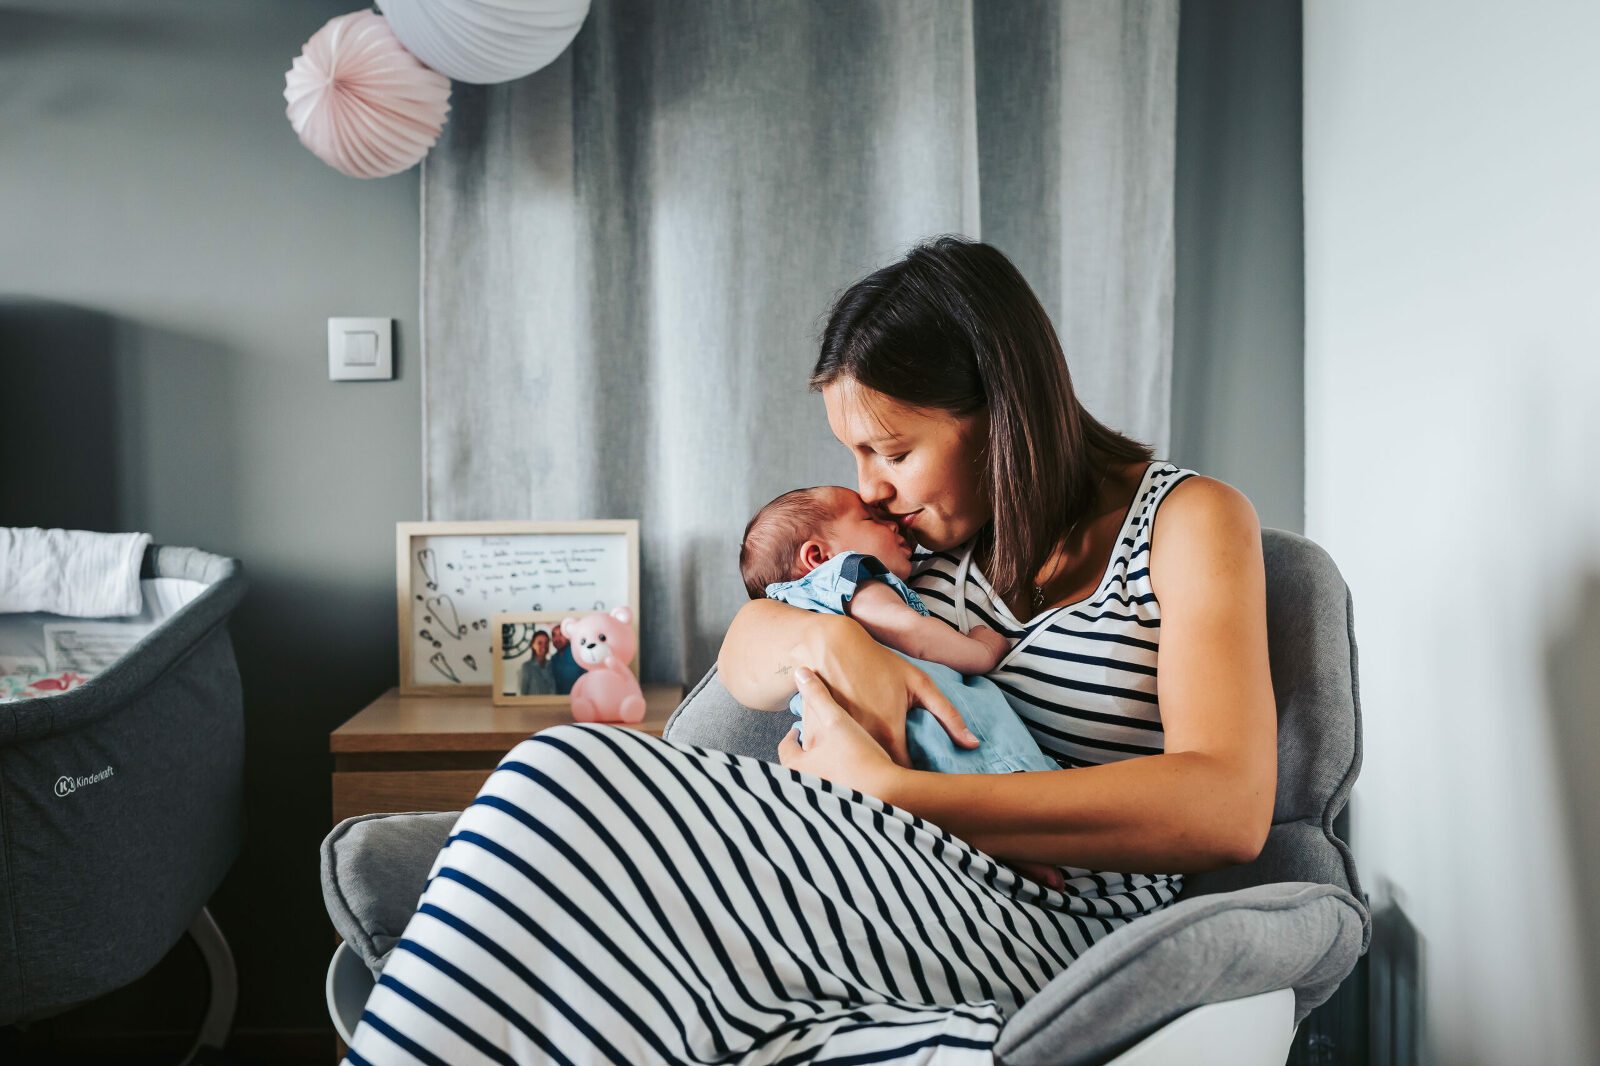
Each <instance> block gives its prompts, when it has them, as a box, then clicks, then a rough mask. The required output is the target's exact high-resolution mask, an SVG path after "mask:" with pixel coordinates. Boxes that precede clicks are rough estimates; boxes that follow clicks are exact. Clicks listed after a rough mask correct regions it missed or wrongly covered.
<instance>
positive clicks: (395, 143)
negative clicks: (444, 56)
mask: <svg viewBox="0 0 1600 1066" xmlns="http://www.w3.org/2000/svg"><path fill="white" fill-rule="evenodd" d="M283 80H284V89H283V98H284V99H285V100H287V101H288V102H289V107H288V114H289V122H290V124H291V125H293V126H294V131H295V133H297V134H299V135H300V142H301V143H302V144H304V145H305V146H306V147H307V148H309V149H311V151H312V152H314V153H315V154H316V156H317V158H318V159H321V160H322V161H323V162H324V163H327V164H329V165H330V166H332V167H333V168H334V169H335V170H338V171H339V172H340V173H342V174H348V175H350V176H351V177H352V178H384V177H388V176H389V175H390V174H398V173H399V172H400V171H402V170H405V169H406V168H407V167H410V166H413V165H414V164H415V163H416V162H417V161H418V160H419V159H421V158H422V157H423V156H425V155H427V154H428V149H430V148H432V147H433V145H434V142H435V141H437V140H438V139H439V130H440V129H442V128H443V127H444V119H445V115H446V114H447V113H448V112H449V110H450V79H449V78H446V77H445V76H444V75H443V74H440V73H438V72H436V71H432V70H429V69H428V68H427V67H425V66H423V65H422V64H421V63H420V62H418V61H417V57H416V56H414V55H412V54H411V53H410V52H408V51H406V49H405V47H404V46H403V45H402V44H401V43H400V41H399V39H398V38H397V37H395V35H394V33H393V31H392V30H391V29H390V27H389V24H388V23H387V22H386V21H384V18H383V16H382V15H376V14H373V13H372V12H371V11H356V12H352V13H351V14H348V15H340V16H339V17H337V18H333V19H329V20H328V23H327V25H325V26H323V27H322V29H320V30H318V31H317V32H316V33H315V34H313V35H312V37H311V40H309V41H307V42H306V46H305V50H304V51H302V52H301V53H300V55H299V56H298V57H296V59H295V61H294V65H293V66H292V67H290V68H289V73H288V74H286V75H285V76H284V79H283Z"/></svg>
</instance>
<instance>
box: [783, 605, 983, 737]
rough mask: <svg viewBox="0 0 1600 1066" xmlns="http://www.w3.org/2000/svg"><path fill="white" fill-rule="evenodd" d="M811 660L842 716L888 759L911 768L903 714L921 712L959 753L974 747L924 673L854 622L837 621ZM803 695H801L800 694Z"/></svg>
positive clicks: (956, 714)
mask: <svg viewBox="0 0 1600 1066" xmlns="http://www.w3.org/2000/svg"><path fill="white" fill-rule="evenodd" d="M839 621H841V622H843V623H844V624H843V625H839V626H837V627H835V628H833V629H831V630H830V631H829V632H828V634H827V640H826V641H825V642H824V643H822V644H821V645H820V646H819V647H818V648H817V649H816V651H815V653H814V655H813V656H812V662H813V663H815V664H816V666H815V670H816V672H817V673H819V674H821V675H822V677H823V678H824V679H826V681H827V686H826V688H827V690H828V692H829V693H830V694H831V696H832V699H833V701H834V702H836V703H837V704H838V706H840V707H842V708H843V709H844V712H845V713H846V714H848V715H849V716H850V717H851V718H853V719H855V720H856V721H857V722H858V723H860V725H861V728H862V729H864V730H866V732H867V735H868V736H869V737H871V738H872V739H873V740H874V741H876V742H877V743H878V745H879V746H880V747H882V748H883V750H884V751H886V752H888V753H889V757H890V758H891V759H892V760H894V761H895V762H896V763H898V764H899V765H901V766H904V767H907V768H910V766H911V753H910V751H909V750H908V749H907V747H906V712H908V711H910V710H911V709H912V708H913V707H922V708H925V709H926V710H927V711H928V713H930V714H932V715H933V716H934V717H935V718H937V719H938V720H939V724H940V725H942V726H944V730H945V732H946V733H948V734H950V739H951V740H952V741H953V742H954V743H956V744H957V745H959V746H960V747H964V748H975V747H977V746H978V738H977V737H975V736H973V735H972V733H971V732H970V731H968V729H967V727H966V723H964V722H963V721H962V720H961V712H959V711H957V710H956V709H955V707H954V706H952V705H951V703H950V701H949V700H948V699H946V698H945V695H944V693H942V692H940V691H939V686H938V685H935V684H934V683H933V680H932V679H931V678H930V677H928V675H927V674H926V673H924V672H923V671H921V670H919V669H917V668H916V667H915V666H913V665H912V664H911V663H910V662H908V661H907V660H906V659H904V658H902V657H900V656H899V655H896V654H895V653H894V652H892V651H890V650H889V649H888V648H886V647H884V646H883V645H882V644H879V643H878V642H877V641H876V640H874V639H873V638H872V636H871V634H869V633H868V632H867V631H866V630H865V629H863V628H862V627H861V626H860V625H859V624H858V623H856V622H855V621H854V620H853V619H844V618H841V619H839ZM802 694H803V693H802Z"/></svg>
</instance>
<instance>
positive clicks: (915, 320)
mask: <svg viewBox="0 0 1600 1066" xmlns="http://www.w3.org/2000/svg"><path fill="white" fill-rule="evenodd" d="M840 380H851V381H855V382H857V383H859V384H861V385H865V386H867V387H868V388H870V389H873V390H875V391H877V392H881V393H883V394H884V395H886V396H890V397H892V398H894V399H896V400H898V401H900V402H901V403H903V404H907V405H910V406H913V407H923V408H934V409H937V410H941V411H947V412H949V413H951V414H953V415H956V416H958V417H960V416H967V415H975V414H978V413H979V412H982V411H987V412H988V414H989V440H988V445H987V448H986V449H985V451H984V460H983V462H984V470H983V473H982V475H981V479H980V484H979V489H980V491H981V492H982V493H983V496H984V499H986V500H988V501H989V504H990V507H991V510H992V511H993V514H994V518H993V521H992V522H991V523H990V524H989V525H988V526H986V527H985V528H984V529H983V530H982V531H980V533H979V534H978V538H979V539H978V543H977V545H976V550H977V553H978V556H979V557H980V558H982V557H984V556H987V557H988V562H987V564H986V565H985V568H984V569H985V573H986V575H987V576H988V578H989V581H990V582H991V583H992V584H993V585H994V587H995V589H996V590H997V591H999V592H1000V594H1001V595H1002V596H1003V597H1004V598H1006V599H1007V600H1012V599H1014V598H1016V597H1017V596H1019V595H1022V594H1024V593H1027V592H1030V591H1031V590H1032V588H1033V575H1034V574H1036V573H1037V572H1038V571H1039V569H1040V568H1041V567H1042V566H1043V565H1044V562H1045V560H1046V559H1047V558H1049V556H1050V553H1051V551H1052V550H1053V549H1054V548H1055V547H1056V545H1057V544H1058V543H1059V542H1060V540H1061V538H1062V537H1063V536H1065V535H1066V533H1067V531H1068V530H1069V529H1070V528H1071V527H1072V526H1073V524H1074V523H1076V522H1078V521H1081V520H1082V519H1083V518H1085V517H1087V512H1088V510H1089V509H1090V508H1091V507H1092V506H1093V504H1094V494H1095V490H1096V488H1097V487H1098V482H1099V479H1100V476H1101V474H1102V473H1104V472H1105V469H1106V467H1107V466H1108V465H1109V464H1111V463H1134V462H1149V461H1150V460H1151V459H1153V458H1154V457H1155V451H1154V449H1152V448H1151V447H1150V446H1149V445H1147V444H1141V443H1139V442H1138V441H1135V440H1133V439H1131V438H1129V437H1126V436H1124V435H1123V434H1121V433H1118V432H1117V431H1116V430H1113V429H1109V428H1107V427H1106V426H1105V425H1103V424H1101V423H1100V422H1099V421H1098V420H1097V419H1095V418H1094V416H1093V415H1091V414H1089V412H1088V411H1087V410H1085V409H1084V407H1083V405H1082V404H1081V403H1079V402H1078V398H1077V396H1076V395H1075V394H1074V393H1073V391H1072V376H1071V375H1070V374H1069V373H1068V372H1067V361H1066V357H1065V356H1064V355H1063V354H1062V351H1061V342H1060V341H1059V340H1058V339H1057V338H1056V331H1055V328H1054V327H1053V326H1052V325H1051V324H1050V318H1049V316H1048V315H1046V314H1045V311H1044V308H1043V307H1042V306H1040V304H1039V299H1038V297H1036V296H1035V295H1034V294H1033V290H1032V289H1030V288H1029V287H1028V283H1027V282H1026V281H1025V280H1024V279H1023V277H1022V275H1021V274H1020V273H1019V272H1018V271H1017V268H1016V267H1015V266H1013V265H1012V263H1011V260H1009V259H1007V258H1006V257H1005V256H1004V255H1003V254H1001V252H1000V251H999V250H998V249H996V248H993V247H991V246H990V245H987V244H981V243H979V242H977V241H971V240H967V239H965V238H962V237H954V236H945V237H936V238H933V239H930V240H927V241H923V242H922V243H920V244H918V245H917V246H916V247H914V248H912V249H911V251H910V252H908V253H907V254H906V256H905V257H904V258H903V259H901V260H900V261H899V262H896V263H891V264H890V265H889V266H886V267H884V268H883V269H881V270H878V271H876V272H874V273H872V274H869V275H868V276H867V277H865V278H862V279H861V280H860V281H858V282H856V283H855V284H854V285H852V286H850V288H848V289H846V290H845V292H844V294H843V295H842V296H840V297H839V299H838V300H837V301H836V302H835V303H834V305H833V310H832V312H831V313H830V314H829V316H828V325H827V328H826V329H825V330H824V331H823V335H822V352H821V354H820V355H819V356H818V358H817V365H816V367H815V368H813V370H812V372H811V387H812V389H813V390H817V391H820V390H821V389H823V388H824V387H826V386H828V385H831V384H833V383H834V382H836V381H840ZM1002 486H1004V487H1006V488H1007V489H1008V490H1009V491H1004V492H1002V491H1000V490H1001V487H1002ZM1019 489H1025V490H1026V491H1017V490H1019Z"/></svg>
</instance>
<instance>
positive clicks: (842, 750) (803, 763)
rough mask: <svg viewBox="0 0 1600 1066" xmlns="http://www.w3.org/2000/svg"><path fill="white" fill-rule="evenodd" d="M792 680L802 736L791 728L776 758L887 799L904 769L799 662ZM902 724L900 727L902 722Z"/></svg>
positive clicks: (790, 767)
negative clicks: (801, 738) (797, 701)
mask: <svg viewBox="0 0 1600 1066" xmlns="http://www.w3.org/2000/svg"><path fill="white" fill-rule="evenodd" d="M794 680H795V685H796V686H797V687H798V688H799V690H800V698H801V701H802V702H801V706H800V731H801V735H802V736H803V737H805V740H804V742H803V743H802V742H801V741H799V740H796V739H795V734H794V730H792V729H791V730H790V731H789V733H788V735H786V736H785V737H784V738H783V740H782V741H781V742H779V744H778V762H779V763H780V764H781V765H783V766H784V767H786V768H788V769H790V770H799V771H801V772H802V773H807V774H815V775H816V776H817V777H820V778H822V779H823V780H825V781H832V782H833V783H834V784H836V785H843V786H844V787H845V788H853V789H856V790H857V791H859V792H865V793H867V794H868V795H869V796H877V797H878V798H879V799H883V800H888V794H889V793H890V792H892V791H893V782H894V780H895V778H896V776H897V775H899V774H901V773H904V772H905V771H904V770H902V769H901V768H900V767H898V766H896V765H895V763H894V760H893V759H891V758H889V753H888V752H887V751H885V750H884V749H883V747H882V746H881V745H880V744H879V743H878V742H877V741H876V740H873V739H872V737H871V736H870V735H869V734H868V733H867V731H866V730H865V729H863V728H862V727H861V724H860V723H859V722H857V721H856V720H855V719H854V718H852V717H850V715H849V714H847V713H846V712H845V709H844V708H843V707H841V706H839V702H838V701H837V700H835V699H834V698H833V695H832V694H831V693H830V692H829V691H828V686H827V685H824V684H823V683H822V680H821V679H820V678H818V677H817V675H816V674H814V673H812V672H811V671H810V670H808V669H806V668H805V667H804V666H801V667H798V668H796V670H795V672H794ZM901 726H902V732H903V729H904V723H903V722H902V723H901ZM889 802H893V801H892V800H889Z"/></svg>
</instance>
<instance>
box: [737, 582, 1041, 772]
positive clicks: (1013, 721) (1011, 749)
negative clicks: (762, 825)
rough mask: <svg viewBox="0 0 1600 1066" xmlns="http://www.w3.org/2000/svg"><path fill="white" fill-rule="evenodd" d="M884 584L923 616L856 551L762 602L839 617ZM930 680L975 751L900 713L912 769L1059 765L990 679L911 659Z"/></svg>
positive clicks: (933, 722)
mask: <svg viewBox="0 0 1600 1066" xmlns="http://www.w3.org/2000/svg"><path fill="white" fill-rule="evenodd" d="M874 579H876V580H879V581H883V582H885V583H886V584H888V586H889V587H890V588H892V589H894V590H895V591H896V592H898V593H899V594H900V598H901V599H903V600H905V601H906V603H908V604H910V605H911V606H912V607H914V608H916V610H917V613H918V614H922V615H926V614H927V613H928V608H927V607H926V606H925V605H924V604H923V602H922V599H921V597H919V596H918V595H917V594H916V593H915V592H913V591H911V589H910V588H908V587H907V586H906V583H905V582H903V581H901V580H900V579H899V578H898V577H895V576H894V575H893V574H891V573H890V572H889V571H888V570H887V569H886V568H885V567H884V565H883V564H882V563H880V562H879V561H878V560H877V559H875V558H873V557H872V556H870V555H863V554H861V553H860V552H841V553H839V554H838V555H835V556H834V557H833V558H832V559H829V560H828V561H827V562H825V563H823V564H822V565H821V566H819V567H817V568H816V569H814V570H812V571H811V572H810V573H809V574H807V575H806V576H805V577H802V578H800V579H799V580H797V581H778V582H774V583H773V584H771V585H768V586H767V598H768V599H770V600H780V601H782V602H783V603H787V604H791V605H793V606H795V607H803V608H805V609H806V610H808V611H816V612H819V613H822V614H844V613H845V604H846V603H848V602H849V601H850V597H852V596H854V595H855V593H856V589H857V588H858V587H859V586H860V585H861V584H862V583H863V582H866V581H872V580H874ZM889 650H890V651H894V652H895V654H896V655H899V656H900V657H901V658H902V659H905V660H907V661H908V662H911V663H914V664H915V665H917V666H918V667H920V668H921V669H922V670H923V671H925V672H926V673H927V675H928V676H929V677H930V678H932V679H933V683H934V684H935V685H937V686H939V691H940V692H942V693H944V696H945V698H946V699H948V700H949V701H950V702H951V703H953V704H955V708H956V710H958V711H960V712H961V718H962V720H963V721H964V722H966V724H967V728H968V729H970V730H972V732H973V733H974V734H976V735H977V737H978V740H979V741H980V743H979V744H978V746H977V747H976V748H963V747H959V746H958V745H957V744H956V743H955V741H953V740H951V739H950V734H948V733H946V732H945V731H944V726H942V725H940V724H939V720H938V719H937V718H935V717H934V716H933V715H932V714H930V713H929V712H928V711H926V710H924V709H922V708H921V707H914V708H912V709H911V711H910V712H908V713H907V714H906V747H907V748H908V749H909V751H910V753H911V766H912V768H913V769H917V770H936V771H938V772H940V773H953V774H1000V773H1010V772H1011V771H1013V770H1059V769H1061V765H1060V764H1059V763H1057V762H1056V761H1055V760H1054V759H1052V758H1050V756H1048V755H1046V754H1045V753H1044V752H1042V751H1040V750H1039V745H1038V744H1037V743H1035V742H1034V739H1033V734H1032V733H1030V732H1028V727H1027V726H1026V725H1024V724H1023V722H1022V719H1020V718H1018V717H1017V712H1016V711H1014V710H1012V709H1011V705H1010V704H1009V703H1007V702H1006V697H1005V694H1004V693H1002V692H1001V691H1000V689H999V687H998V686H996V685H995V683H994V682H993V681H990V680H989V679H988V678H986V677H982V676H974V677H963V676H961V674H959V673H957V672H956V671H955V670H952V669H951V668H950V667H948V666H945V665H944V664H943V663H931V662H926V661H924V660H922V659H913V658H912V657H911V656H909V655H906V654H904V653H903V652H899V651H895V649H893V648H891V649H889ZM789 710H790V711H792V712H794V714H795V716H796V717H797V718H798V717H799V715H800V696H799V694H798V693H796V694H795V697H794V699H792V700H790V701H789Z"/></svg>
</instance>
